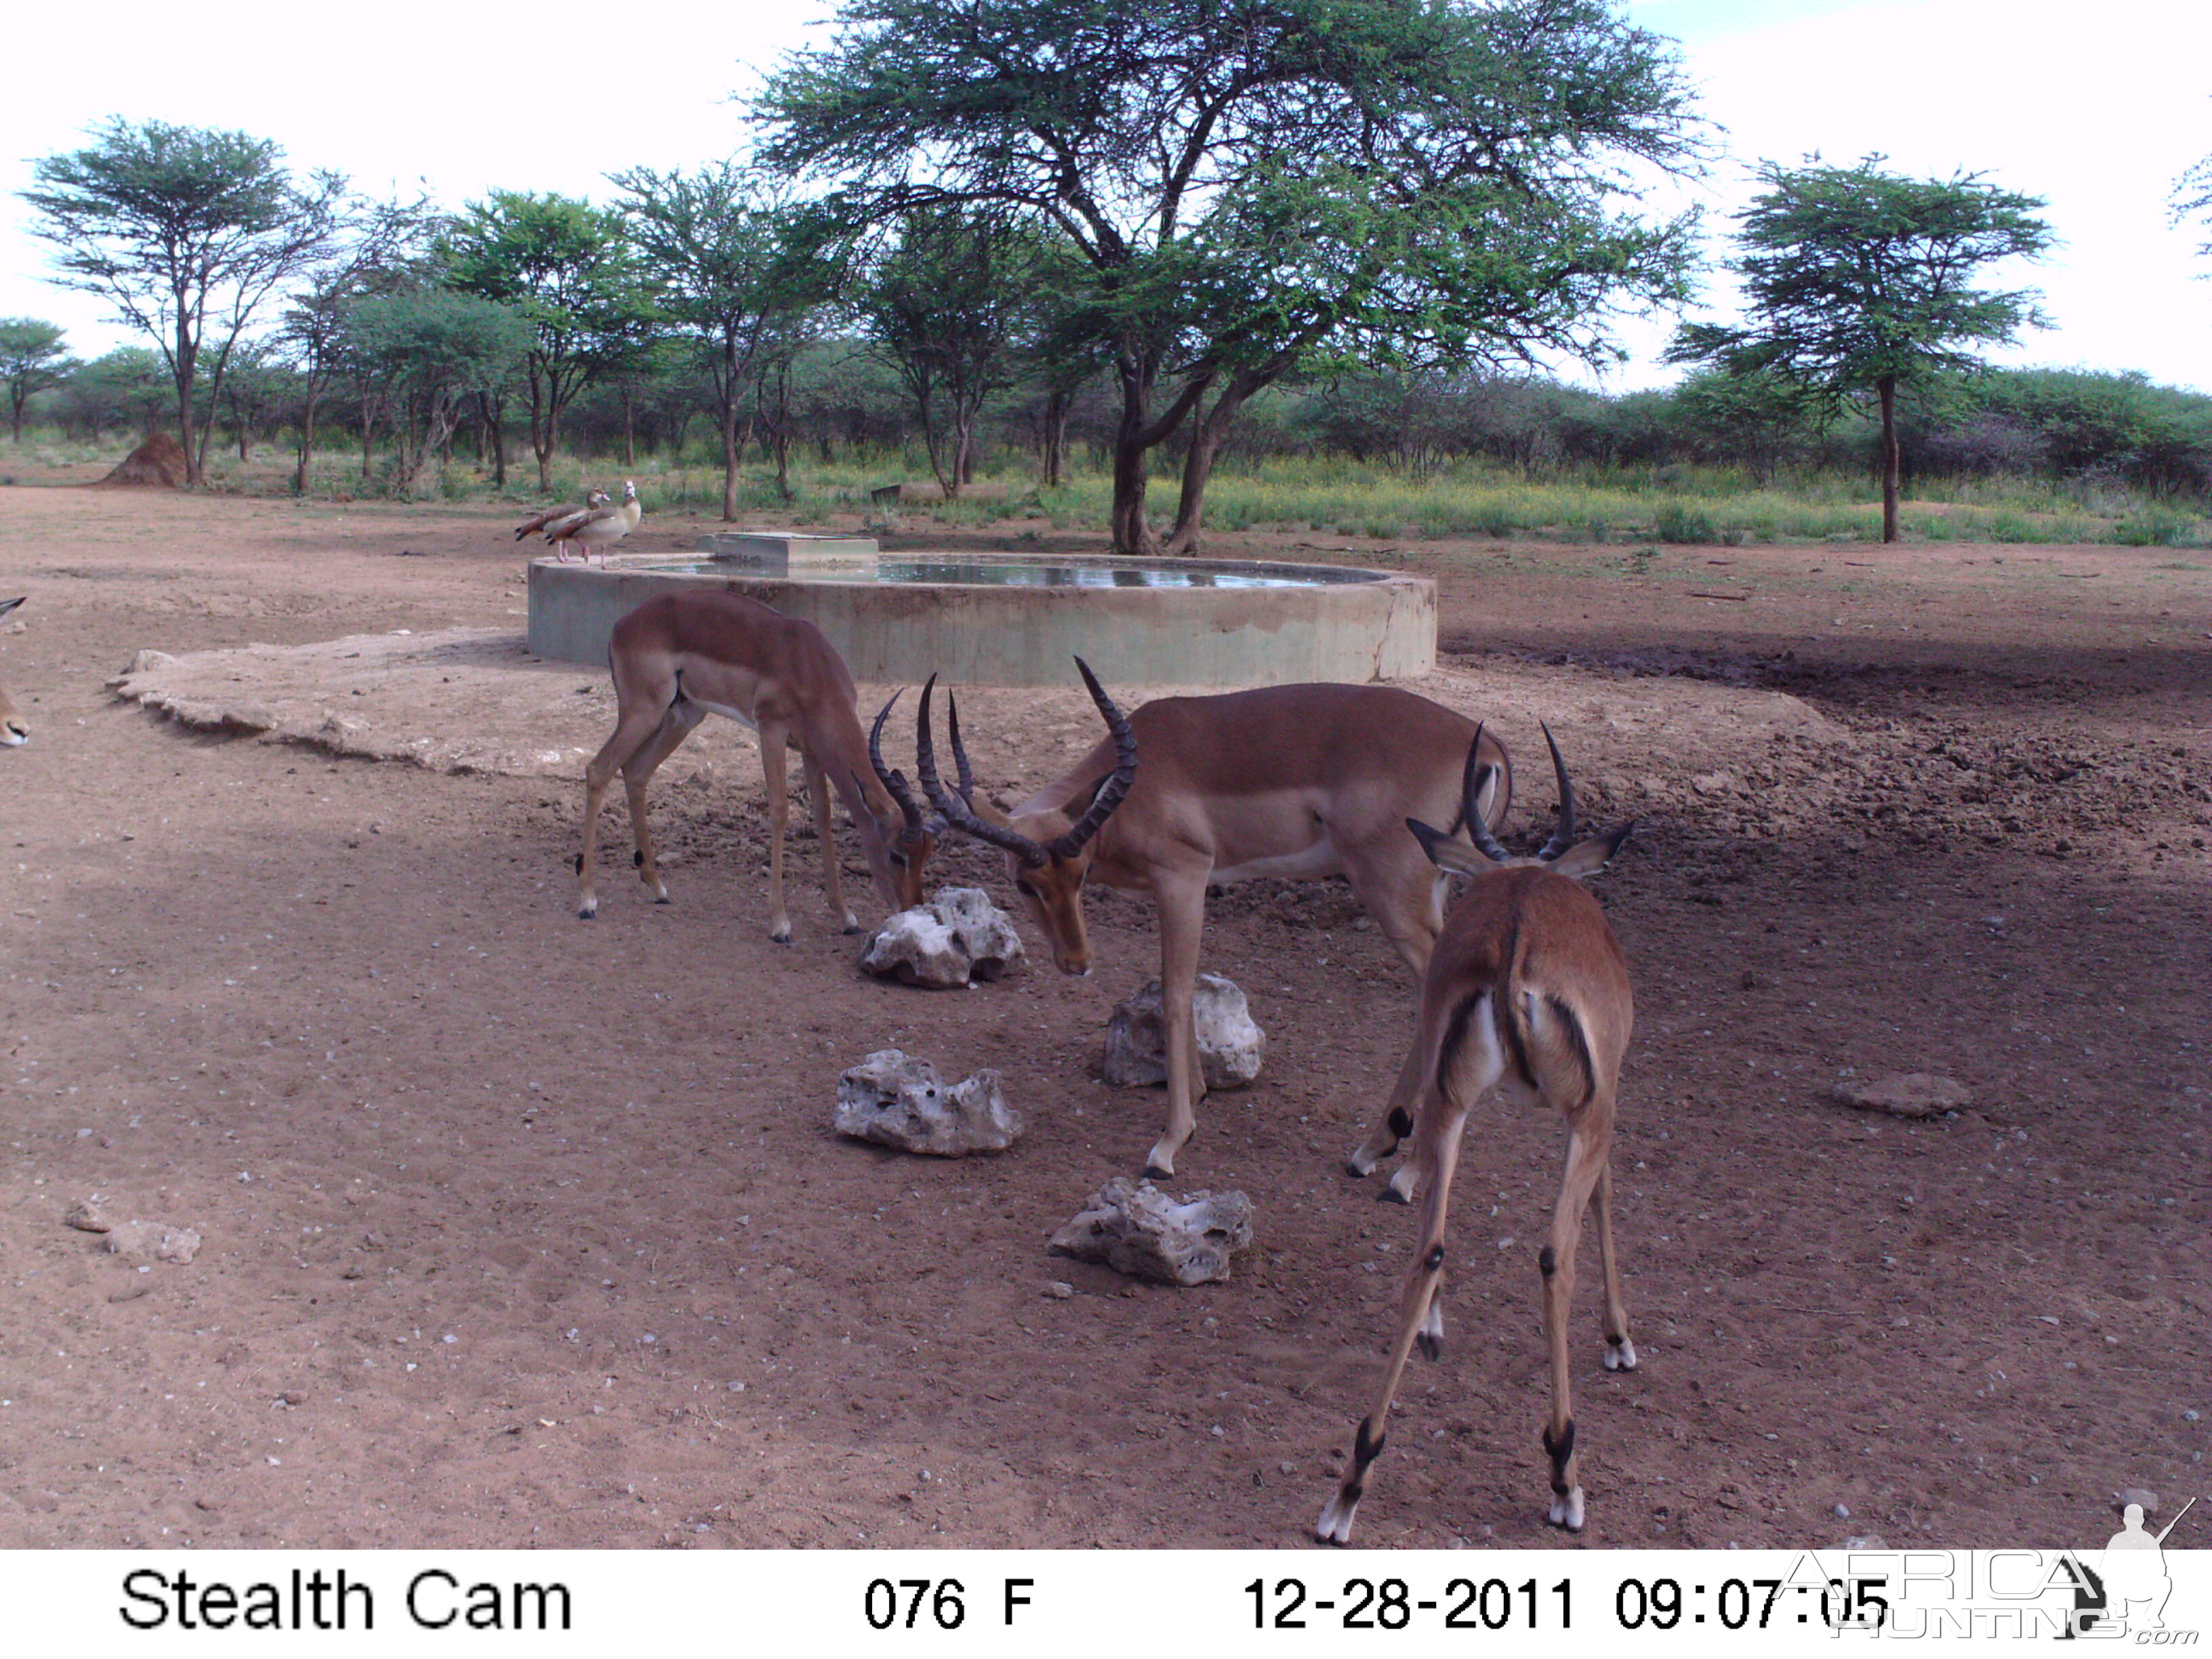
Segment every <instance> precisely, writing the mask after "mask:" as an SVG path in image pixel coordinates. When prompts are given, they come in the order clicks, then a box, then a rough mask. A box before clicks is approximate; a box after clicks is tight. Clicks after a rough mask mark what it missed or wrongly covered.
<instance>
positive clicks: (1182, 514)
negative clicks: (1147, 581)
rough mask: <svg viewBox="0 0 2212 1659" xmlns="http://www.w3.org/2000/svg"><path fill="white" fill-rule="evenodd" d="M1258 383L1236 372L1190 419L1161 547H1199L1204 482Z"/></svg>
mask: <svg viewBox="0 0 2212 1659" xmlns="http://www.w3.org/2000/svg"><path fill="white" fill-rule="evenodd" d="M1259 386H1260V383H1259V382H1258V381H1256V380H1255V379H1254V378H1253V377H1251V376H1249V375H1245V374H1239V375H1237V377H1236V378H1234V379H1233V380H1231V381H1230V382H1229V384H1228V385H1227V386H1224V387H1223V388H1222V389H1221V395H1220V396H1219V397H1218V398H1215V399H1214V400H1213V407H1212V409H1211V410H1204V411H1203V412H1202V413H1201V414H1200V416H1199V417H1198V418H1197V419H1196V420H1195V421H1194V422H1192V425H1191V433H1190V449H1189V451H1188V453H1186V454H1185V455H1184V456H1183V459H1182V499H1181V500H1180V501H1177V502H1176V520H1175V527H1174V528H1173V529H1172V530H1170V531H1169V532H1168V538H1167V540H1166V541H1165V542H1164V543H1163V544H1162V550H1163V551H1164V552H1168V553H1174V554H1191V553H1195V552H1197V551H1198V529H1199V524H1200V520H1201V518H1202V517H1203V515H1204V513H1205V511H1206V481H1207V480H1208V479H1210V478H1211V477H1212V476H1213V462H1214V459H1215V457H1216V456H1218V455H1219V454H1220V453H1221V446H1222V444H1223V443H1224V442H1225V441H1227V439H1228V437H1229V428H1231V426H1232V425H1234V424H1235V422H1236V420H1237V410H1240V409H1242V408H1243V406H1244V400H1245V399H1246V398H1249V397H1250V396H1251V395H1252V394H1253V392H1256V391H1258V390H1259Z"/></svg>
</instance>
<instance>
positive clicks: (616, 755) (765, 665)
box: [576, 590, 943, 945]
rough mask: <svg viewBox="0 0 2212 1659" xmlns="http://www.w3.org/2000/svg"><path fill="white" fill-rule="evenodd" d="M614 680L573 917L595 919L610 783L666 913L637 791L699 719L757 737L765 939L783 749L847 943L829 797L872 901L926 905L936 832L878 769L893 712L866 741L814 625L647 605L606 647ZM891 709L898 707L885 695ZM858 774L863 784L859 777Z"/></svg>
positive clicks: (775, 864)
mask: <svg viewBox="0 0 2212 1659" xmlns="http://www.w3.org/2000/svg"><path fill="white" fill-rule="evenodd" d="M607 667H608V671H609V672H610V673H611V674H612V676H613V677H614V683H615V702H616V709H617V712H616V716H615V729H614V735H613V736H611V737H610V738H608V739H607V740H606V742H605V744H601V745H600V748H599V753H598V754H597V755H595V756H593V757H592V762H591V764H590V765H589V766H588V767H586V769H585V771H584V849H583V851H582V852H580V853H579V854H577V855H576V914H577V915H580V916H581V917H583V918H585V919H586V920H587V921H588V920H589V919H590V918H591V917H592V916H594V915H597V914H598V913H599V895H598V893H597V892H596V891H595V890H594V889H593V886H592V852H593V848H594V846H595V843H596V842H597V841H598V838H599V807H600V804H601V803H602V802H603V801H605V799H606V793H607V787H608V786H609V785H610V784H611V783H612V782H613V781H614V775H615V774H616V773H617V771H619V772H620V773H621V774H622V775H623V785H624V787H626V788H627V790H628V792H629V821H630V829H631V833H632V834H633V835H634V836H635V837H636V839H637V854H636V859H635V862H636V865H637V869H638V878H639V879H640V880H641V881H642V882H644V884H646V886H647V888H649V889H651V890H652V892H653V900H654V902H656V903H659V904H665V903H667V902H668V887H667V884H665V882H663V881H662V880H661V878H660V871H659V866H658V865H657V864H656V863H655V862H654V860H653V836H652V833H651V831H650V830H649V829H648V828H647V823H646V814H645V792H646V787H647V785H648V784H649V783H651V782H652V781H653V772H654V770H655V769H657V768H659V765H660V763H662V762H663V761H665V760H666V759H667V758H668V757H669V756H670V755H671V754H673V753H674V752H675V750H676V747H677V745H678V744H680V743H682V742H683V741H684V738H687V737H689V736H690V734H691V732H692V729H693V728H694V727H695V726H697V725H698V724H699V722H700V721H701V720H704V719H706V717H707V716H708V714H726V715H728V716H729V717H730V718H731V719H732V720H742V721H743V722H744V724H746V725H748V726H752V727H754V728H755V729H756V730H757V732H759V734H760V752H761V774H762V775H763V778H764V779H765V780H766V781H767V785H768V811H769V878H768V879H769V938H771V939H774V940H775V942H776V943H777V944H779V945H788V944H789V943H790V942H791V918H790V916H789V915H787V913H786V912H785V910H784V906H783V833H784V826H785V823H786V821H787V818H788V817H789V814H790V809H791V802H790V798H789V796H788V794H787V793H786V790H785V787H784V750H786V749H787V748H789V749H796V750H799V763H800V766H801V768H802V769H803V771H804V775H805V781H806V793H807V799H809V800H810V801H811V802H812V803H813V807H814V824H815V828H816V829H817V832H818V833H819V834H820V836H821V839H822V859H823V887H824V889H825V890H826V891H827V893H828V896H829V908H830V910H831V912H832V913H833V914H835V915H837V916H839V917H840V918H841V919H842V921H843V924H844V928H845V931H846V932H847V933H855V932H858V931H859V928H860V923H859V921H857V920H856V919H855V917H854V915H853V911H852V908H851V907H850V906H849V905H848V904H847V903H846V902H845V894H844V888H843V884H842V880H841V878H840V877H839V873H838V869H837V843H836V840H835V839H834V837H833V836H832V835H831V833H830V811H829V792H830V791H831V790H832V789H834V790H836V793H837V798H838V799H840V800H842V801H843V802H844V804H845V808H846V810H847V811H848V812H850V813H851V814H852V817H853V824H854V828H855V829H858V830H859V831H860V845H861V847H862V848H863V849H864V850H865V851H866V854H867V859H868V868H869V869H870V871H871V872H873V874H874V876H875V878H876V887H877V890H878V892H880V893H881V894H882V896H883V898H884V902H885V903H887V904H889V905H890V906H891V908H894V909H901V910H903V909H909V908H913V907H914V906H915V905H917V904H919V903H921V880H922V868H923V866H924V865H925V864H926V863H927V861H928V858H929V854H930V849H931V848H932V847H933V845H934V844H935V841H936V837H937V836H938V835H939V833H940V832H941V830H942V827H943V826H942V825H941V824H939V823H934V822H931V821H926V820H925V819H924V817H923V816H922V813H921V808H920V807H919V806H917V805H915V799H914V796H913V794H912V793H911V792H910V791H909V790H908V787H907V785H906V780H905V778H904V777H903V776H902V775H900V774H899V773H896V772H892V771H889V770H887V769H885V768H884V763H883V752H882V748H881V744H880V741H879V739H880V738H881V734H882V732H883V727H884V715H887V714H890V707H891V705H890V703H889V702H887V703H885V704H884V708H883V713H882V714H878V715H877V716H876V724H875V729H874V731H873V732H870V733H869V734H868V735H867V736H866V737H863V736H862V735H861V732H860V716H859V714H857V713H856V712H855V710H854V696H855V693H854V688H853V677H852V675H851V674H850V673H848V671H846V668H845V663H844V659H842V657H840V656H839V655H838V654H837V653H836V649H835V648H834V647H831V645H830V643H829V641H827V640H825V639H823V637H822V634H821V630H820V629H817V628H816V627H815V626H814V624H813V623H807V622H800V621H799V620H797V619H796V618H793V617H786V616H782V615H781V614H779V613H778V612H776V611H771V610H770V609H769V607H768V606H766V605H762V604H760V603H759V602H758V601H757V600H754V599H747V598H745V597H744V595H743V594H740V593H730V592H719V591H714V590H709V591H705V592H692V593H670V594H664V595H663V596H661V597H660V598H659V599H648V600H647V601H646V602H645V603H644V604H643V605H640V606H638V607H637V609H636V610H635V611H631V612H630V613H629V615H627V616H625V617H623V619H622V620H621V621H620V622H618V623H616V624H615V627H614V633H613V635H612V636H611V638H610V639H609V641H608V642H607ZM891 701H892V702H896V701H897V696H896V693H894V694H893V696H892V699H891ZM863 768H866V773H865V775H864V773H863V770H862V769H863Z"/></svg>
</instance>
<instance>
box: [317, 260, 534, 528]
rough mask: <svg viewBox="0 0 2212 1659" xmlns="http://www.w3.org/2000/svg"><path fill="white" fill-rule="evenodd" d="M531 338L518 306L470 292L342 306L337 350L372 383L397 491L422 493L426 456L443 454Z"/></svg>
mask: <svg viewBox="0 0 2212 1659" xmlns="http://www.w3.org/2000/svg"><path fill="white" fill-rule="evenodd" d="M531 341H532V331H531V326H530V324H529V322H528V320H527V319H526V318H525V317H524V316H523V315H522V313H520V311H519V310H517V309H516V308H515V307H512V306H504V305H499V304H496V303H495V302H494V301H489V300H485V299H482V298H480V297H478V296H477V295H472V294H453V293H448V292H447V291H445V290H443V289H412V290H409V291H404V292H401V293H396V294H390V295H374V296H372V297H369V298H365V299H358V300H355V301H350V302H349V304H348V305H347V307H346V308H345V315H344V325H343V344H342V349H343V352H344V354H345V356H347V357H348V358H349V360H350V361H351V362H353V364H354V365H355V367H356V373H357V374H360V376H361V377H362V380H363V381H364V382H368V383H374V385H375V386H377V389H378V391H379V392H380V395H381V401H382V404H383V407H384V409H385V410H386V413H387V416H388V417H389V419H390V422H391V426H392V435H393V437H394V438H395V439H396V440H397V441H398V449H399V466H398V475H397V477H395V478H394V480H393V493H394V494H395V495H400V496H403V497H404V496H412V495H417V494H420V493H421V491H422V474H423V471H424V469H425V468H426V467H428V465H429V462H430V458H431V457H432V456H434V455H435V456H439V457H441V458H442V457H443V456H444V454H445V453H446V452H447V447H448V446H449V445H450V444H451V443H452V441H453V431H454V428H456V427H458V426H459V424H460V422H461V419H462V417H463V416H465V414H466V413H467V412H468V410H469V409H470V407H471V404H472V402H473V400H474V398H475V397H476V394H477V392H479V391H480V390H482V389H483V387H484V386H489V385H493V384H495V383H496V382H497V381H498V380H500V379H501V377H503V376H504V375H505V374H507V372H508V371H509V369H510V368H512V367H513V364H514V363H515V362H518V361H519V360H520V358H521V357H522V356H524V354H525V353H526V352H527V351H528V350H529V349H530V345H531Z"/></svg>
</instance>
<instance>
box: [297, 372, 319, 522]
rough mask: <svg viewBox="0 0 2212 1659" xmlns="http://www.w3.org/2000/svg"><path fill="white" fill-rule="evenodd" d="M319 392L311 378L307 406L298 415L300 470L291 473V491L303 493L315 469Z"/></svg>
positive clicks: (298, 493)
mask: <svg viewBox="0 0 2212 1659" xmlns="http://www.w3.org/2000/svg"><path fill="white" fill-rule="evenodd" d="M319 395H320V394H319V390H318V388H317V387H316V386H315V385H314V383H313V381H312V380H311V381H309V382H308V386H307V410H306V411H305V412H304V413H303V414H302V415H301V417H300V470H299V471H296V472H295V473H294V474H293V475H292V493H293V494H294V495H306V494H307V482H308V479H309V478H310V477H312V476H313V472H314V470H315V404H316V402H317V401H318V399H319Z"/></svg>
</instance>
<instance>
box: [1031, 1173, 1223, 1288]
mask: <svg viewBox="0 0 2212 1659" xmlns="http://www.w3.org/2000/svg"><path fill="white" fill-rule="evenodd" d="M1251 1242H1252V1200H1250V1199H1249V1198H1247V1197H1246V1196H1245V1195H1244V1194H1243V1193H1211V1192H1206V1191H1203V1190H1201V1191H1199V1192H1195V1193H1189V1194H1185V1195H1183V1196H1182V1197H1181V1198H1175V1197H1170V1195H1169V1194H1166V1193H1164V1192H1162V1191H1161V1190H1160V1189H1159V1188H1157V1187H1155V1186H1153V1185H1152V1182H1149V1181H1146V1182H1136V1181H1132V1180H1131V1179H1130V1178H1129V1177H1128V1176H1115V1177H1114V1178H1113V1179H1112V1180H1111V1181H1109V1182H1107V1183H1106V1184H1105V1185H1104V1186H1103V1187H1101V1188H1099V1189H1098V1190H1097V1192H1095V1193H1093V1194H1091V1201H1090V1203H1089V1204H1088V1205H1087V1206H1085V1208H1084V1210H1083V1212H1082V1213H1081V1214H1080V1215H1079V1216H1077V1217H1076V1218H1075V1219H1074V1220H1073V1221H1071V1222H1069V1223H1068V1224H1067V1225H1066V1226H1065V1227H1062V1228H1061V1229H1060V1231H1058V1232H1056V1233H1054V1235H1053V1236H1052V1243H1051V1247H1050V1248H1051V1249H1052V1251H1053V1253H1054V1255H1072V1256H1073V1257H1074V1258H1075V1259H1076V1260H1077V1261H1103V1262H1104V1263H1105V1264H1106V1265H1107V1266H1108V1267H1111V1268H1113V1269H1114V1271H1115V1272H1116V1273H1127V1274H1128V1275H1129V1276H1130V1277H1132V1278H1133V1279H1151V1280H1152V1281H1153V1282H1154V1283H1155V1284H1159V1285H1203V1284H1206V1283H1207V1282H1208V1281H1210V1280H1213V1279H1226V1278H1228V1277H1229V1258H1230V1257H1231V1255H1234V1254H1235V1253H1236V1252H1237V1251H1238V1250H1241V1249H1244V1248H1245V1247H1246V1246H1247V1245H1249V1243H1251Z"/></svg>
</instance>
